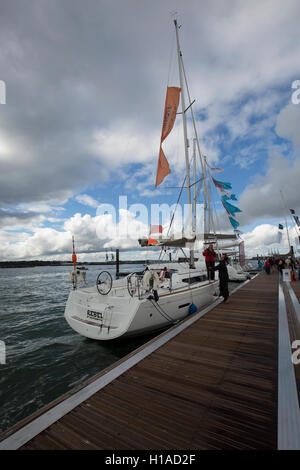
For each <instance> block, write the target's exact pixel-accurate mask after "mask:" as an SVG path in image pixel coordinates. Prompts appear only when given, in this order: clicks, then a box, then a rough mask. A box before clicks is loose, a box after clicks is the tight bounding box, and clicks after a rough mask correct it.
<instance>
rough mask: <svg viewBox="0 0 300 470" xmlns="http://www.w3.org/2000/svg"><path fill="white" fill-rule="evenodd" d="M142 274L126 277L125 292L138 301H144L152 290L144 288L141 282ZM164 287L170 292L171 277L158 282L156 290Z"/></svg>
mask: <svg viewBox="0 0 300 470" xmlns="http://www.w3.org/2000/svg"><path fill="white" fill-rule="evenodd" d="M143 277H144V274H143V273H141V274H138V273H132V274H130V276H128V277H127V290H128V292H129V295H130V296H131V297H137V298H138V299H139V300H142V299H146V298H147V297H149V295H151V294H152V292H153V289H152V288H151V287H150V288H149V287H146V286H145V284H144V282H143ZM161 287H164V288H165V289H168V290H169V291H170V292H171V291H172V276H170V277H169V278H166V279H165V280H164V281H160V283H159V286H158V288H161Z"/></svg>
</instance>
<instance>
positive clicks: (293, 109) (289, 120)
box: [276, 104, 300, 147]
mask: <svg viewBox="0 0 300 470" xmlns="http://www.w3.org/2000/svg"><path fill="white" fill-rule="evenodd" d="M299 129H300V104H298V105H296V104H289V105H288V106H286V107H285V108H283V109H282V110H281V111H280V113H279V116H278V119H277V125H276V132H277V134H278V135H279V136H280V137H282V138H284V139H288V140H290V141H291V142H293V144H294V146H295V147H300V132H299Z"/></svg>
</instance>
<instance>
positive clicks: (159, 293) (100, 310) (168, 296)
mask: <svg viewBox="0 0 300 470" xmlns="http://www.w3.org/2000/svg"><path fill="white" fill-rule="evenodd" d="M174 26H175V34H176V43H177V58H178V67H179V80H180V87H168V88H167V95H166V102H165V112H164V120H163V128H162V136H161V145H160V152H159V159H158V169H157V176H156V187H157V186H158V185H159V184H160V183H161V182H162V181H163V179H164V178H165V177H166V176H167V175H168V174H169V173H170V168H169V164H168V162H167V159H166V157H165V155H164V152H163V149H162V142H163V140H164V139H165V138H166V136H167V135H168V134H169V133H170V132H171V130H172V128H173V125H174V121H175V118H176V114H177V108H178V105H179V102H180V101H181V107H182V113H181V114H182V122H183V137H184V149H185V163H186V178H185V179H186V185H187V193H188V204H189V207H190V212H189V220H188V223H189V229H190V230H188V231H187V232H186V235H185V236H183V237H178V238H172V239H166V240H164V243H165V246H173V247H180V248H183V247H187V248H188V249H189V252H190V255H189V257H188V262H185V263H168V267H166V266H164V264H163V263H158V264H156V265H149V266H147V267H146V269H145V271H144V272H143V273H131V274H129V275H128V276H126V277H125V278H123V279H118V280H113V279H112V276H111V275H110V273H109V272H107V271H102V272H101V273H100V274H99V275H98V277H97V281H96V286H93V287H82V288H78V286H77V283H76V277H75V276H73V277H72V279H73V289H72V291H71V292H70V294H69V297H68V301H67V304H66V309H65V319H66V321H67V322H68V324H69V325H70V327H71V328H73V329H74V330H75V331H76V332H77V333H79V334H81V335H83V336H85V337H88V338H92V339H95V340H100V341H105V340H111V339H115V338H120V337H126V336H137V335H141V334H146V333H150V332H154V331H157V330H161V329H164V328H166V327H169V326H171V325H173V324H175V323H177V322H178V321H180V320H182V319H183V318H185V317H186V316H187V315H189V314H192V313H194V312H195V311H198V310H199V309H201V308H202V307H204V306H205V305H208V304H210V303H212V302H213V301H214V300H215V299H216V297H217V296H218V281H217V280H215V281H212V280H208V279H207V270H206V267H205V265H204V264H201V265H199V266H197V263H195V256H194V248H193V243H194V242H195V240H196V224H195V205H196V190H195V187H196V185H195V184H194V185H192V184H191V182H190V158H189V150H188V139H187V119H186V113H187V111H188V110H189V109H190V110H191V113H192V120H193V126H194V133H195V145H196V146H197V147H198V153H199V157H200V163H201V167H202V172H204V162H203V160H202V157H201V152H200V147H199V142H198V137H197V131H196V126H195V121H194V115H193V112H192V104H193V103H192V102H191V99H190V95H189V91H188V87H187V82H186V75H185V71H184V67H183V61H182V53H181V49H180V43H179V34H178V30H179V27H178V24H177V21H176V20H174ZM185 88H186V90H187V93H188V100H189V106H188V107H187V108H186V105H185ZM193 176H194V183H195V172H193ZM205 185H206V182H205V180H204V186H205ZM192 187H193V188H194V189H193V201H192V195H191V188H192ZM147 244H148V243H147ZM160 245H163V242H162V241H161V242H160Z"/></svg>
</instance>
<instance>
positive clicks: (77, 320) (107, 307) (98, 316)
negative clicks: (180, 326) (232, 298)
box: [65, 281, 218, 341]
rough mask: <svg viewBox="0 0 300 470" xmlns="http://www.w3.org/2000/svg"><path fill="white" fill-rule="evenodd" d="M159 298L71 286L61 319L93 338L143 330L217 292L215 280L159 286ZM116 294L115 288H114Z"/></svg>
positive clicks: (159, 326)
mask: <svg viewBox="0 0 300 470" xmlns="http://www.w3.org/2000/svg"><path fill="white" fill-rule="evenodd" d="M158 293H159V300H158V302H155V301H154V299H147V298H143V299H139V298H137V297H131V296H129V295H127V296H126V295H123V296H122V295H109V296H100V295H99V294H98V292H97V289H96V288H85V289H75V290H74V291H72V292H71V293H70V295H69V299H68V302H67V305H66V310H65V319H66V321H67V322H68V324H69V325H70V327H71V328H73V330H75V331H76V332H77V333H79V334H80V335H82V336H85V337H87V338H91V339H95V340H101V341H106V340H111V339H115V338H119V337H122V336H137V335H142V334H147V333H150V332H154V331H156V330H160V329H163V328H166V327H168V326H171V325H172V324H174V323H176V322H177V321H179V320H181V319H183V318H184V317H186V316H187V315H189V307H190V305H191V304H194V305H196V307H197V310H199V309H200V308H202V307H203V306H205V305H207V304H210V303H211V302H212V301H213V300H215V298H216V295H218V282H217V281H216V282H211V283H209V282H208V281H205V282H202V283H200V284H199V285H195V286H192V287H190V288H185V289H178V290H176V291H174V292H169V291H168V289H164V288H160V289H159V292H158ZM115 294H117V291H115Z"/></svg>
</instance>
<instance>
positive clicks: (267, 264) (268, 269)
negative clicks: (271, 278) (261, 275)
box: [265, 259, 271, 274]
mask: <svg viewBox="0 0 300 470" xmlns="http://www.w3.org/2000/svg"><path fill="white" fill-rule="evenodd" d="M265 271H266V273H267V274H270V272H271V263H270V261H269V259H267V260H266V262H265Z"/></svg>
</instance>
